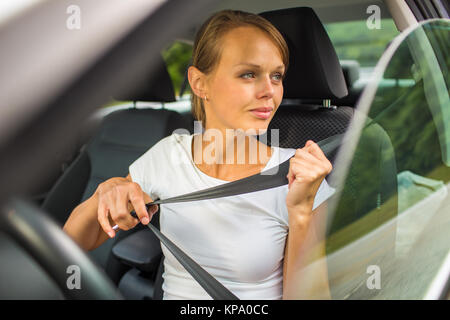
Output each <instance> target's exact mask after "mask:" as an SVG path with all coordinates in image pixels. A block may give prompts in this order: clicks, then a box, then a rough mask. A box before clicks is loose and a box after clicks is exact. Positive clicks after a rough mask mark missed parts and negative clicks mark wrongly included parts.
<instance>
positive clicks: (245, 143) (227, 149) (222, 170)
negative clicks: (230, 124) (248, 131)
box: [191, 130, 273, 181]
mask: <svg viewBox="0 0 450 320" xmlns="http://www.w3.org/2000/svg"><path fill="white" fill-rule="evenodd" d="M227 131H228V132H225V133H222V131H220V130H205V133H203V134H194V138H193V142H192V146H191V148H192V156H193V160H194V163H195V164H196V165H197V167H198V168H199V169H200V170H201V171H203V172H205V173H207V174H208V175H210V176H213V177H218V178H219V177H220V179H222V180H230V181H232V180H236V179H240V178H242V177H245V176H249V175H252V174H256V173H259V172H260V171H261V170H262V169H263V168H264V167H265V166H266V165H267V163H268V161H269V160H270V157H271V156H272V152H273V151H272V148H271V147H269V146H267V145H265V144H263V143H262V142H260V141H258V140H257V139H256V137H254V136H250V135H244V134H241V133H238V132H233V131H232V130H227Z"/></svg>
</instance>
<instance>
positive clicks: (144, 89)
mask: <svg viewBox="0 0 450 320" xmlns="http://www.w3.org/2000/svg"><path fill="white" fill-rule="evenodd" d="M149 79H152V80H151V81H150V80H149V81H150V82H144V83H143V85H142V86H141V88H137V89H136V90H134V91H133V92H129V93H127V94H124V95H123V96H120V97H115V98H116V99H117V100H128V101H156V102H161V103H164V102H173V101H175V94H174V90H173V85H172V81H171V79H170V76H169V74H168V72H167V69H166V66H165V64H164V61H163V59H162V57H161V61H160V62H159V67H158V69H157V70H156V71H155V72H154V73H152V74H151V75H149ZM178 128H184V129H189V128H190V123H189V122H188V120H187V119H186V118H185V117H183V116H181V115H180V114H179V113H177V112H175V111H170V110H166V109H136V108H131V109H125V110H119V111H114V112H112V113H110V114H108V115H107V116H105V117H104V119H103V121H102V122H101V124H100V126H99V128H98V130H97V131H96V133H95V134H94V136H93V137H92V139H91V140H90V141H89V142H88V143H87V144H86V145H85V146H83V148H82V149H81V151H80V153H79V155H78V157H77V158H76V159H75V160H74V161H73V163H72V164H71V165H70V166H69V167H68V168H67V169H66V170H65V171H64V173H63V175H62V176H61V177H60V178H59V179H58V180H57V182H56V184H55V185H54V186H53V188H52V189H51V190H50V192H49V194H48V195H47V197H46V198H45V200H44V202H43V204H42V208H43V209H45V210H46V211H47V212H49V213H50V215H51V216H52V217H53V218H55V220H56V221H57V222H58V223H59V224H60V225H61V226H62V225H63V224H64V223H65V221H66V220H67V218H68V217H69V215H70V213H71V212H72V210H73V209H74V208H75V207H76V206H77V205H78V204H80V203H81V202H83V201H85V200H86V199H88V198H89V197H90V196H91V195H92V194H93V193H94V192H95V190H96V188H97V186H98V185H99V184H100V183H101V182H103V181H105V180H107V179H109V178H112V177H125V176H126V175H127V174H128V167H129V165H130V164H131V163H132V162H133V161H134V160H135V159H137V158H138V157H139V156H141V155H142V154H143V153H144V152H145V151H147V150H148V149H149V148H151V147H152V146H153V145H154V144H155V143H157V142H158V141H159V140H161V139H162V138H164V137H166V136H168V135H171V134H172V132H173V131H174V130H176V129H178ZM155 217H156V216H155ZM157 222H158V219H157V218H155V219H152V223H157ZM134 231H135V230H129V231H121V232H119V233H118V234H117V236H116V237H115V238H114V239H109V240H108V241H107V242H106V243H105V244H103V245H102V246H100V247H99V248H97V249H95V250H93V251H91V252H89V253H90V255H91V256H92V257H93V258H94V260H95V261H96V262H98V264H99V265H100V266H102V267H103V268H105V270H106V272H107V274H108V275H109V276H110V277H111V278H112V279H113V280H114V281H116V282H117V280H118V279H119V278H120V276H121V268H120V266H121V265H120V264H119V263H118V261H117V260H116V259H115V258H114V257H113V256H112V255H111V248H112V246H113V244H114V243H117V242H118V241H120V240H121V239H123V238H124V237H126V236H127V235H129V234H131V233H132V232H134Z"/></svg>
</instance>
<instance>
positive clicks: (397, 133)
mask: <svg viewBox="0 0 450 320" xmlns="http://www.w3.org/2000/svg"><path fill="white" fill-rule="evenodd" d="M449 31H450V23H449V22H448V21H434V22H429V23H427V24H424V25H422V26H420V27H418V28H417V29H415V30H414V31H413V32H412V33H410V34H409V35H408V36H407V37H406V39H404V41H403V42H402V43H401V45H400V46H399V47H398V48H397V49H396V51H395V53H394V55H393V56H392V58H391V60H390V62H389V64H388V66H387V68H386V70H385V72H384V74H383V77H382V79H381V80H380V81H379V83H378V86H377V90H376V94H375V97H374V99H373V101H372V104H371V106H370V109H369V112H368V116H367V117H366V118H365V119H364V120H365V125H364V126H363V127H364V128H363V130H362V131H361V133H360V135H359V140H358V143H357V145H356V149H355V150H354V154H353V157H352V159H351V164H350V166H349V170H348V172H347V174H346V178H345V181H344V184H343V187H342V193H341V196H340V199H339V200H338V204H337V206H336V209H335V212H334V215H333V219H332V220H331V221H328V227H329V229H328V233H327V245H326V246H327V260H328V270H329V281H330V285H331V292H332V297H333V298H335V299H422V298H424V297H425V295H426V293H427V292H428V289H429V287H430V284H431V283H432V281H433V279H434V277H435V276H436V274H437V272H438V270H439V268H440V267H441V266H442V263H443V261H444V259H445V257H446V255H447V254H448V252H449V249H450V242H449V241H448V239H449V238H448V235H449V234H450V196H449V186H450V184H449V182H450V99H449V85H450V83H449V74H448V70H449V67H450V58H449V57H450V55H449V51H450V44H449V41H448V39H450V35H449ZM349 38H351V37H349ZM386 82H389V83H390V84H389V85H386Z"/></svg>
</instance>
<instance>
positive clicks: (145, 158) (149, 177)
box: [128, 148, 159, 200]
mask: <svg viewBox="0 0 450 320" xmlns="http://www.w3.org/2000/svg"><path fill="white" fill-rule="evenodd" d="M153 149H154V148H151V149H149V150H148V151H147V152H145V153H144V154H143V155H142V156H140V157H139V158H138V159H136V160H135V161H134V162H133V163H132V164H131V165H130V166H129V167H128V171H129V173H130V176H131V180H133V182H136V183H137V184H138V185H139V186H140V187H141V189H142V191H144V192H145V193H146V194H148V195H149V196H150V198H152V199H153V200H155V199H157V198H159V197H158V195H157V192H156V190H154V187H153V185H152V181H157V180H156V177H155V174H154V170H153V166H152V163H153V162H154V161H156V159H155V157H154V153H155V152H154V150H153Z"/></svg>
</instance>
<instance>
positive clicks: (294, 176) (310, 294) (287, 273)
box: [283, 141, 332, 299]
mask: <svg viewBox="0 0 450 320" xmlns="http://www.w3.org/2000/svg"><path fill="white" fill-rule="evenodd" d="M331 170H332V165H331V163H330V162H329V161H328V159H327V158H326V157H325V155H324V154H323V152H322V150H321V149H320V147H319V146H318V145H317V144H316V143H314V142H312V141H308V142H307V143H306V144H305V147H304V148H302V149H297V151H296V153H295V156H294V157H292V158H291V159H290V166H289V173H288V175H287V178H288V180H289V191H288V195H287V197H286V206H287V209H288V213H289V233H288V237H287V239H286V248H285V255H284V265H283V299H327V298H330V293H329V288H328V276H327V275H328V272H327V265H326V260H325V241H324V239H322V236H323V235H324V226H325V220H326V217H325V216H324V215H325V214H326V202H324V203H322V204H321V205H320V206H318V207H317V208H316V209H315V210H312V208H313V203H314V198H315V196H316V193H317V191H318V189H319V186H320V184H321V183H322V181H323V179H324V178H325V176H326V175H327V174H329V173H330V172H331Z"/></svg>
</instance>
